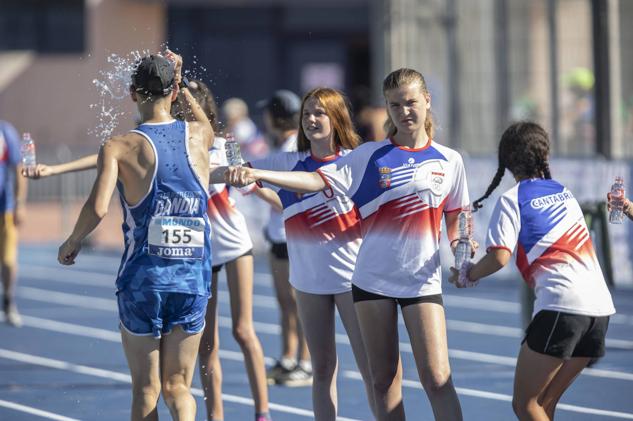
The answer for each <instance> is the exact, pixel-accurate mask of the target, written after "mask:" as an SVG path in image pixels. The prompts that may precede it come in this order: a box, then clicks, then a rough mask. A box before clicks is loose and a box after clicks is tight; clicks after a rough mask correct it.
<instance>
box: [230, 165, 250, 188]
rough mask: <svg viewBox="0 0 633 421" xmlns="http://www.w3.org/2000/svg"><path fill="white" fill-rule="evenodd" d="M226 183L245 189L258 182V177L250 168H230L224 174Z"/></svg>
mask: <svg viewBox="0 0 633 421" xmlns="http://www.w3.org/2000/svg"><path fill="white" fill-rule="evenodd" d="M224 181H225V182H226V183H227V184H230V185H232V186H235V187H244V186H248V185H249V184H252V183H254V182H256V181H257V177H255V172H254V171H253V169H252V168H250V167H228V168H227V169H226V171H225V172H224Z"/></svg>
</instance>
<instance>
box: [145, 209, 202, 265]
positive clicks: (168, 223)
mask: <svg viewBox="0 0 633 421" xmlns="http://www.w3.org/2000/svg"><path fill="white" fill-rule="evenodd" d="M204 228H205V225H204V218H192V217H182V216H155V217H153V218H152V220H151V222H150V225H149V233H148V243H149V254H151V255H153V256H159V257H163V258H166V259H202V258H203V257H204Z"/></svg>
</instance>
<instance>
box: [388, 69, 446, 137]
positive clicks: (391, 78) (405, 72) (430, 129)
mask: <svg viewBox="0 0 633 421" xmlns="http://www.w3.org/2000/svg"><path fill="white" fill-rule="evenodd" d="M415 83H419V84H420V89H421V90H422V93H423V94H424V95H425V96H427V97H428V96H429V90H428V88H427V87H426V81H425V80H424V76H422V74H421V73H420V72H417V71H415V70H413V69H407V68H402V69H398V70H394V71H393V72H391V73H389V74H388V75H387V77H385V79H384V80H383V82H382V93H383V95H385V94H386V93H387V91H388V90H391V89H396V88H400V87H402V86H405V85H412V84H415ZM385 98H386V97H385ZM384 128H385V132H386V133H387V137H392V136H393V135H395V134H396V133H397V132H398V129H397V128H396V125H395V124H394V122H393V121H392V120H391V116H389V113H387V121H385V125H384ZM424 130H426V134H427V135H428V136H429V138H431V139H432V138H433V135H434V134H435V127H434V123H433V116H432V115H431V112H430V110H427V111H426V118H425V119H424Z"/></svg>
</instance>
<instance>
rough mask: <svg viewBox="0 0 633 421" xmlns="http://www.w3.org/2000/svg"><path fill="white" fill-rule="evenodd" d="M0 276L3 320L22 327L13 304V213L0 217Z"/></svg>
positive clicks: (15, 271)
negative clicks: (0, 277)
mask: <svg viewBox="0 0 633 421" xmlns="http://www.w3.org/2000/svg"><path fill="white" fill-rule="evenodd" d="M0 218H2V221H1V222H0V259H1V260H0V276H2V287H3V288H2V289H3V300H4V301H3V303H2V304H3V306H2V310H3V311H4V315H5V319H6V321H7V323H9V324H10V325H13V326H16V327H19V326H21V325H22V320H21V318H20V314H19V313H18V308H17V306H16V304H15V283H16V279H17V249H18V236H17V235H18V232H17V228H16V226H15V223H14V221H13V213H11V212H7V213H5V214H4V215H0Z"/></svg>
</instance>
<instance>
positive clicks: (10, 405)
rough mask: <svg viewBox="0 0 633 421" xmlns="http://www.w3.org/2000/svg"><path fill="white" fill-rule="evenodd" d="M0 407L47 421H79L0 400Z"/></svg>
mask: <svg viewBox="0 0 633 421" xmlns="http://www.w3.org/2000/svg"><path fill="white" fill-rule="evenodd" d="M0 406H1V407H4V408H9V409H13V410H15V411H19V412H25V413H27V414H31V415H37V416H38V417H42V418H48V419H49V420H57V421H79V420H78V419H77V418H70V417H65V416H63V415H58V414H54V413H52V412H48V411H44V410H41V409H37V408H33V407H31V406H26V405H20V404H19V403H15V402H9V401H5V400H3V399H0Z"/></svg>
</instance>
